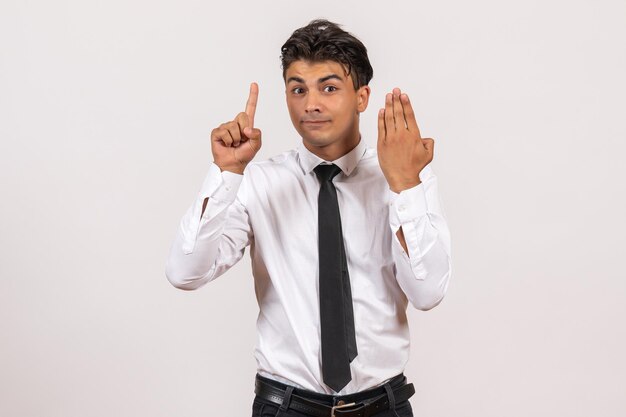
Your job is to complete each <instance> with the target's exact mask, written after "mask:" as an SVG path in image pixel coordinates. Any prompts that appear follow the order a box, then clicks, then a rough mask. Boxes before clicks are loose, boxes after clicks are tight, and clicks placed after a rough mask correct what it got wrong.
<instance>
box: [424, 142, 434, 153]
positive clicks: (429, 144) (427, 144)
mask: <svg viewBox="0 0 626 417" xmlns="http://www.w3.org/2000/svg"><path fill="white" fill-rule="evenodd" d="M422 145H424V148H426V150H427V151H428V153H433V150H434V148H435V141H434V140H433V139H431V138H426V139H424V138H422Z"/></svg>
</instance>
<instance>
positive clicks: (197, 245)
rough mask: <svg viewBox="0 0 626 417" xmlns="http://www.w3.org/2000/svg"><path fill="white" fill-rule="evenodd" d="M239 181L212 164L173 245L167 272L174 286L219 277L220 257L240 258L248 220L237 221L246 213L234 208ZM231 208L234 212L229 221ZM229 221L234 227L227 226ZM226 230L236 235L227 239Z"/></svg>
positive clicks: (197, 284)
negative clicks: (225, 237)
mask: <svg viewBox="0 0 626 417" xmlns="http://www.w3.org/2000/svg"><path fill="white" fill-rule="evenodd" d="M240 181H241V178H238V176H233V175H231V176H230V177H229V176H228V175H226V176H224V177H223V176H222V175H221V173H220V171H219V168H218V167H217V166H215V165H212V166H211V168H210V170H209V174H208V175H207V177H206V179H205V181H204V183H203V185H202V188H201V190H200V192H199V194H198V196H197V198H196V200H195V201H194V203H193V204H192V206H191V207H190V208H189V209H188V210H187V212H186V213H185V215H184V216H183V218H182V220H181V222H180V224H179V227H178V229H177V231H176V235H175V238H174V241H173V243H172V246H171V248H170V253H169V256H168V259H167V263H166V269H165V273H166V276H167V279H168V280H169V281H170V282H171V283H172V285H174V286H175V287H177V288H181V289H186V290H192V289H196V288H199V287H201V286H202V285H204V284H205V283H207V282H209V281H210V280H211V279H213V278H214V277H216V274H217V273H218V272H219V271H218V270H217V269H216V266H217V265H219V264H220V263H219V262H218V259H219V258H220V257H221V258H228V257H230V258H237V252H238V251H241V250H242V246H243V247H245V245H246V244H247V233H246V230H245V224H246V221H245V220H243V221H242V220H241V219H239V220H238V218H241V217H242V216H243V215H244V214H245V213H242V210H241V209H240V210H237V209H236V208H234V207H231V206H232V205H233V202H234V200H235V198H236V195H237V190H238V187H239V183H240ZM229 211H230V212H233V215H232V218H233V219H231V220H230V221H229ZM227 222H229V223H232V226H227V224H228V223H227ZM241 225H243V226H241ZM242 229H243V230H242ZM225 233H230V234H232V235H233V236H234V237H233V238H231V239H224V238H223V236H224V234H225ZM225 241H226V242H225ZM229 243H230V244H229Z"/></svg>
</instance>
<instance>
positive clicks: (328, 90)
mask: <svg viewBox="0 0 626 417" xmlns="http://www.w3.org/2000/svg"><path fill="white" fill-rule="evenodd" d="M324 91H325V92H327V93H332V92H333V91H337V87H335V86H334V85H327V86H326V87H324Z"/></svg>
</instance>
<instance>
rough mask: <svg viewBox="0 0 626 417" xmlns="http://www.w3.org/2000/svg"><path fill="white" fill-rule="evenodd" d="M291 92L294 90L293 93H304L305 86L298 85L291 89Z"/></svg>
mask: <svg viewBox="0 0 626 417" xmlns="http://www.w3.org/2000/svg"><path fill="white" fill-rule="evenodd" d="M291 92H292V93H294V94H302V93H304V88H302V87H296V88H293V89H292V90H291Z"/></svg>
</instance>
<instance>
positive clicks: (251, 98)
mask: <svg viewBox="0 0 626 417" xmlns="http://www.w3.org/2000/svg"><path fill="white" fill-rule="evenodd" d="M258 99H259V85H258V84H257V83H251V84H250V94H249V95H248V101H247V102H246V111H245V113H246V114H247V115H248V118H249V120H250V126H254V114H255V113H256V103H257V100H258Z"/></svg>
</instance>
